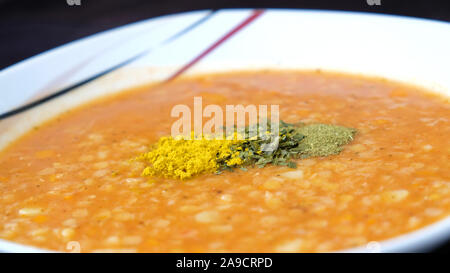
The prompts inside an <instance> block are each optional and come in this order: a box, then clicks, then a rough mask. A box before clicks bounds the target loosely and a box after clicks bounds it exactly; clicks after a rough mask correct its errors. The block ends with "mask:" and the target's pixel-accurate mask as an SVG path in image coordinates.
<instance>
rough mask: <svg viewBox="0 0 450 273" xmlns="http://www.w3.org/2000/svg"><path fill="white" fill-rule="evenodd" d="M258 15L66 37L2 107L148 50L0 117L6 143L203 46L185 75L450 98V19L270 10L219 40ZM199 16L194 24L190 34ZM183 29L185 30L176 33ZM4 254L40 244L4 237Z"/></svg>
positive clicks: (19, 73) (431, 235) (417, 235)
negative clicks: (299, 73) (328, 78)
mask: <svg viewBox="0 0 450 273" xmlns="http://www.w3.org/2000/svg"><path fill="white" fill-rule="evenodd" d="M253 12H254V11H252V10H224V11H218V12H215V13H214V14H212V15H211V14H210V12H209V11H198V12H190V13H183V14H178V15H171V16H165V17H160V18H156V19H150V20H146V21H141V22H138V23H134V24H130V25H126V26H123V27H120V28H116V29H113V30H110V31H106V32H102V33H100V34H97V35H93V36H90V37H88V38H85V39H81V40H78V41H75V42H72V43H69V44H67V45H64V46H61V47H58V48H56V49H53V50H50V51H48V52H45V53H42V54H40V55H38V56H35V57H33V58H30V59H27V60H25V61H23V62H20V63H18V64H16V65H13V66H11V67H9V68H7V69H4V70H2V71H0V113H3V112H5V111H8V110H11V109H14V108H16V107H18V106H20V105H23V104H24V103H27V102H29V101H32V100H34V99H36V98H40V97H42V96H45V95H47V94H49V93H51V92H54V91H55V90H59V89H61V88H65V87H67V86H70V85H72V84H74V83H77V82H79V81H80V80H83V79H86V78H89V77H90V76H92V75H93V74H96V73H98V72H100V71H103V70H104V69H107V68H109V67H111V66H114V65H116V64H118V63H120V62H122V61H124V60H126V59H128V58H130V57H132V56H134V55H136V54H139V53H142V52H145V54H143V55H142V56H141V57H140V58H138V59H136V60H135V61H133V62H131V63H129V64H128V65H126V66H124V67H122V68H120V69H119V70H116V71H114V72H112V73H110V74H108V75H106V76H103V77H101V78H99V79H97V80H95V81H92V82H90V83H88V84H86V85H83V86H81V87H79V88H77V89H75V90H73V91H71V92H69V93H67V94H65V95H63V96H61V97H58V98H57V99H54V100H51V101H50V102H48V103H46V104H43V105H41V106H39V107H36V108H33V109H31V110H29V111H26V112H24V113H22V114H19V115H15V116H13V117H10V118H8V119H5V120H2V121H0V149H2V148H3V147H5V145H7V144H8V143H9V142H10V141H12V140H14V139H15V138H17V137H18V136H20V135H21V134H23V133H24V132H26V131H27V130H29V129H30V128H31V127H32V126H33V125H34V124H37V123H39V122H42V121H44V120H46V119H48V118H50V117H52V116H54V115H57V114H59V113H61V112H62V111H64V110H65V109H68V108H70V107H73V106H75V105H78V104H80V103H83V102H86V101H89V100H91V99H93V98H95V97H98V96H102V95H104V94H109V93H112V92H118V91H120V90H122V89H123V88H126V87H130V86H133V85H140V84H144V83H148V82H152V81H160V80H165V79H167V78H169V77H170V76H171V75H173V73H175V72H176V71H178V70H179V69H180V68H181V67H183V66H185V65H186V64H188V63H190V62H191V61H192V60H193V59H195V57H197V56H199V55H202V53H205V50H207V51H206V53H208V54H206V55H205V56H202V57H203V58H201V60H200V61H198V62H196V63H195V64H194V65H193V66H192V67H189V69H188V70H187V71H184V73H183V74H195V73H202V72H205V71H206V72H211V71H227V70H233V69H239V70H245V69H260V68H275V69H288V68H295V69H323V70H328V71H342V72H349V73H356V74H363V75H373V76H381V77H384V78H387V79H393V80H396V81H400V82H408V83H413V84H416V85H420V86H423V87H426V88H428V89H431V90H434V91H435V92H438V93H441V94H444V95H447V96H448V95H450V77H449V71H450V54H448V49H449V48H450V24H448V23H443V22H438V21H431V20H423V19H414V18H406V17H398V16H390V15H389V16H388V15H370V14H364V13H353V12H329V11H314V10H303V11H297V10H267V11H265V12H264V13H263V14H261V15H260V16H259V17H257V18H252V19H253V20H252V21H251V22H247V23H248V24H246V25H245V26H242V28H240V29H239V30H238V31H236V32H234V33H231V34H232V35H230V37H227V38H228V39H226V41H222V43H220V41H221V38H223V37H224V36H225V35H226V34H227V33H230V31H231V30H233V29H234V28H235V27H236V26H238V25H240V24H241V23H242V22H245V20H249V18H251V16H252V15H253V14H254V13H253ZM205 17H206V18H207V19H205ZM202 19H203V20H202ZM199 20H201V21H199ZM196 22H197V24H196V25H195V27H192V28H191V29H190V30H189V31H184V32H183V30H184V29H185V28H186V27H187V26H189V25H192V24H195V23H196ZM180 32H183V34H182V35H181V34H180V35H176V34H177V33H178V34H179V33H180ZM174 35H176V37H173V36H174ZM218 41H219V43H217V46H216V47H215V46H214V45H215V44H216V42H218ZM211 46H212V47H211ZM208 48H210V50H209V51H208ZM449 238H450V217H447V218H446V219H444V220H442V221H440V222H437V223H435V224H432V225H429V226H427V227H425V228H422V229H420V230H417V231H415V232H412V233H408V234H405V235H402V236H399V237H395V238H392V239H390V240H386V241H383V242H373V243H371V244H369V245H368V246H362V247H360V248H355V249H349V250H344V251H361V252H376V251H381V252H415V251H427V250H430V249H432V248H433V247H435V246H436V245H438V244H439V243H443V242H445V240H447V239H449ZM0 251H5V252H24V251H25V252H35V251H38V252H39V251H43V250H42V249H36V248H33V247H29V246H23V245H19V244H16V243H12V242H7V241H4V240H0Z"/></svg>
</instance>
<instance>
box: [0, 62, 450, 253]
mask: <svg viewBox="0 0 450 273" xmlns="http://www.w3.org/2000/svg"><path fill="white" fill-rule="evenodd" d="M194 96H201V97H202V98H203V104H204V105H207V104H217V105H220V106H223V107H224V106H225V105H226V104H233V105H236V104H243V105H249V104H254V105H261V104H262V105H264V104H268V105H271V104H279V105H280V118H281V119H283V120H284V121H286V122H297V121H299V120H300V121H302V122H305V123H328V124H338V125H342V126H347V127H351V128H357V129H358V134H357V136H356V138H355V139H354V141H353V142H352V143H350V144H349V145H347V146H345V147H344V149H343V151H342V152H341V153H340V154H339V155H333V156H329V157H315V158H308V159H303V160H296V163H297V168H296V169H291V168H288V167H283V166H270V165H268V166H266V167H264V168H248V170H247V171H242V170H236V171H234V172H223V173H222V174H220V175H215V174H205V175H201V176H197V177H194V178H192V179H188V180H185V181H180V180H174V179H163V178H158V177H142V176H141V173H142V170H143V169H144V167H145V166H144V164H143V163H142V162H139V161H130V160H129V159H131V158H133V157H135V156H136V155H138V154H140V153H144V152H146V151H148V147H149V146H150V145H152V144H153V143H155V142H157V141H158V139H159V138H160V137H162V136H165V135H169V134H170V127H171V125H172V123H173V122H174V119H173V118H171V117H170V111H171V109H172V107H173V106H174V105H177V104H187V105H189V106H192V104H193V97H194ZM449 117H450V106H449V103H448V99H446V98H441V97H438V96H435V95H431V94H429V93H427V92H425V91H423V90H420V89H419V88H416V87H412V86H406V85H402V84H399V83H394V82H389V81H386V80H381V79H372V78H365V77H359V76H350V75H341V74H333V73H324V72H298V71H266V72H264V71H255V72H239V73H238V72H236V73H224V74H215V75H204V76H198V77H194V78H185V79H180V80H177V81H174V82H171V83H168V84H166V85H162V86H147V87H141V88H137V89H135V90H130V91H128V92H124V93H122V94H120V95H116V96H114V97H108V98H104V99H102V100H99V101H94V102H92V103H90V104H88V105H86V106H83V107H80V108H78V109H75V110H73V111H71V112H70V113H67V114H63V115H61V116H59V117H58V118H57V119H54V120H51V121H48V122H46V123H44V124H42V125H41V126H40V127H39V128H38V129H37V130H33V131H32V132H29V133H27V134H26V135H25V136H23V137H21V138H20V139H18V140H17V141H15V142H14V143H12V144H11V145H10V146H9V147H7V148H6V149H5V150H4V151H2V153H1V154H0V190H1V192H2V194H1V196H0V238H3V239H6V240H11V241H14V242H18V243H22V244H27V245H33V246H37V247H42V248H45V249H51V250H59V251H65V250H66V245H67V243H68V242H71V241H77V242H79V243H80V247H81V251H83V252H107V251H114V252H222V251H231V252H235V251H236V252H274V251H275V252H320V251H332V250H339V249H344V248H350V247H355V246H360V245H364V244H366V243H367V242H370V241H374V240H376V241H379V240H383V239H387V238H391V237H394V236H397V235H400V234H403V233H406V232H409V231H413V230H415V229H418V228H420V227H423V226H425V225H427V224H430V223H432V222H435V221H437V220H440V219H442V218H444V217H446V216H448V215H449V213H450V175H449V172H448V170H449V169H450V160H449V159H450V158H449V157H450V147H449V146H448V144H447V143H448V136H449V135H450V120H449Z"/></svg>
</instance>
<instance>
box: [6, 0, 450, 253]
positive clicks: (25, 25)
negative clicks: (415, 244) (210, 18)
mask: <svg viewBox="0 0 450 273" xmlns="http://www.w3.org/2000/svg"><path fill="white" fill-rule="evenodd" d="M69 1H73V0H69ZM80 1H81V5H80V6H69V5H68V4H67V0H0V41H1V43H0V69H3V68H5V67H7V66H9V65H12V64H14V63H17V62H19V61H21V60H23V59H26V58H28V57H31V56H33V55H36V54H38V53H41V52H43V51H46V50H49V49H51V48H54V47H56V46H59V45H62V44H65V43H68V42H70V41H73V40H76V39H79V38H82V37H85V36H88V35H91V34H94V33H97V32H100V31H104V30H107V29H110V28H114V27H117V26H121V25H124V24H128V23H132V22H136V21H139V20H143V19H147V18H151V17H156V16H160V15H165V14H171V13H178V12H184V11H191V10H201V9H222V8H256V7H257V8H303V9H329V10H348V11H364V12H374V13H387V14H397V15H405V16H414V17H422V18H429V19H436V20H442V21H447V22H450V0H439V1H437V0H434V1H430V0H428V1H426V0H423V1H414V0H380V1H381V5H379V6H377V5H372V6H371V5H368V3H367V0H299V1H295V0H258V1H242V0H241V1H236V0H215V1H213V0H197V1H193V0H166V1H155V0H147V1H144V0H128V1H127V0H121V1H119V0H80ZM369 1H371V0H369ZM386 31H389V29H386ZM449 35H450V33H449ZM437 251H439V252H450V242H448V243H447V244H445V245H444V246H442V247H441V248H439V249H438V250H437Z"/></svg>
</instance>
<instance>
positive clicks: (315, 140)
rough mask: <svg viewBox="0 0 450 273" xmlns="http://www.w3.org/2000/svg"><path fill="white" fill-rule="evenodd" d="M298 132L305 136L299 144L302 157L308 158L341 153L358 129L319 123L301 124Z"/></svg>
mask: <svg viewBox="0 0 450 273" xmlns="http://www.w3.org/2000/svg"><path fill="white" fill-rule="evenodd" d="M298 132H299V133H300V134H302V135H304V136H305V138H304V139H303V140H302V141H300V142H299V146H298V148H299V150H301V154H302V155H301V158H308V157H315V156H329V155H336V154H339V153H340V152H341V151H342V149H343V147H342V146H343V145H346V144H348V143H350V142H351V141H352V140H353V137H354V136H355V134H356V129H353V128H347V127H343V126H339V125H331V124H321V123H317V124H307V125H303V126H299V127H298Z"/></svg>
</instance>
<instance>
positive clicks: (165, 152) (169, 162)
mask: <svg viewBox="0 0 450 273" xmlns="http://www.w3.org/2000/svg"><path fill="white" fill-rule="evenodd" d="M240 142H241V140H236V138H235V140H225V139H210V138H208V137H207V136H202V137H201V138H200V139H195V140H194V139H193V138H192V139H184V138H182V137H176V138H173V137H162V138H160V139H159V141H158V142H157V143H156V145H155V147H154V148H153V149H152V150H151V151H149V152H147V153H144V154H142V155H140V156H139V157H138V158H137V159H138V160H142V161H144V162H146V163H149V166H147V167H146V168H145V169H144V170H143V172H142V175H143V176H160V177H165V178H176V179H187V178H191V177H193V176H196V175H199V174H204V173H215V172H216V171H217V170H218V169H219V167H220V166H219V163H218V161H223V160H225V162H226V164H227V166H229V167H233V166H238V165H241V164H242V163H243V160H242V159H241V158H240V157H239V152H232V151H231V149H230V148H231V146H232V145H233V144H238V143H240Z"/></svg>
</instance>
